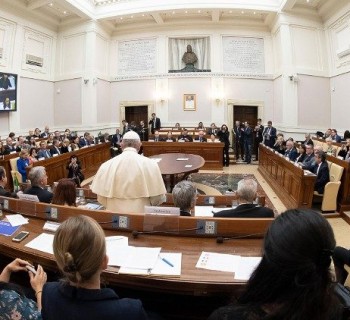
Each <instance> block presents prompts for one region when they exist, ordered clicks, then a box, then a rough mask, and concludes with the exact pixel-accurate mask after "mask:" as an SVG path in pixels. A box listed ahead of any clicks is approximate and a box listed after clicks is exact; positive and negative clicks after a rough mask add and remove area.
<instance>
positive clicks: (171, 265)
mask: <svg viewBox="0 0 350 320" xmlns="http://www.w3.org/2000/svg"><path fill="white" fill-rule="evenodd" d="M160 258H161V259H162V260H163V261H164V262H165V263H166V264H167V265H169V266H170V267H172V268H174V265H173V264H172V263H171V262H170V261H168V260H167V259H165V258H163V257H160Z"/></svg>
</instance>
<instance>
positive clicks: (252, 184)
mask: <svg viewBox="0 0 350 320" xmlns="http://www.w3.org/2000/svg"><path fill="white" fill-rule="evenodd" d="M257 188H258V184H257V182H256V181H255V180H253V179H242V180H240V181H239V182H238V188H237V200H238V202H239V205H238V206H237V207H236V208H233V209H228V210H222V211H219V212H216V213H214V217H221V218H223V217H226V218H273V217H274V213H273V210H271V209H270V208H265V207H260V206H259V205H257V204H254V203H253V202H254V200H255V199H256V196H257Z"/></svg>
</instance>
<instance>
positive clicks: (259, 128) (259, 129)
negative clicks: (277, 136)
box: [254, 119, 264, 161]
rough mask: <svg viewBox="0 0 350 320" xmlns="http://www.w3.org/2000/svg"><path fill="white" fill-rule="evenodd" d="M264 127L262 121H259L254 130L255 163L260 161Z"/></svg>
mask: <svg viewBox="0 0 350 320" xmlns="http://www.w3.org/2000/svg"><path fill="white" fill-rule="evenodd" d="M263 132H264V126H263V125H262V124H261V119H258V121H257V123H256V126H255V128H254V154H255V161H258V160H259V144H260V143H261V142H262V141H263Z"/></svg>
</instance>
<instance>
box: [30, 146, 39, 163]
mask: <svg viewBox="0 0 350 320" xmlns="http://www.w3.org/2000/svg"><path fill="white" fill-rule="evenodd" d="M37 155H38V154H37V150H36V148H30V150H29V157H28V159H29V165H32V164H33V163H34V162H37V161H38V159H37Z"/></svg>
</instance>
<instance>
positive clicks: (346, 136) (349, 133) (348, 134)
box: [343, 130, 350, 141]
mask: <svg viewBox="0 0 350 320" xmlns="http://www.w3.org/2000/svg"><path fill="white" fill-rule="evenodd" d="M347 139H350V131H349V130H345V131H344V137H343V141H346V140H347Z"/></svg>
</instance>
